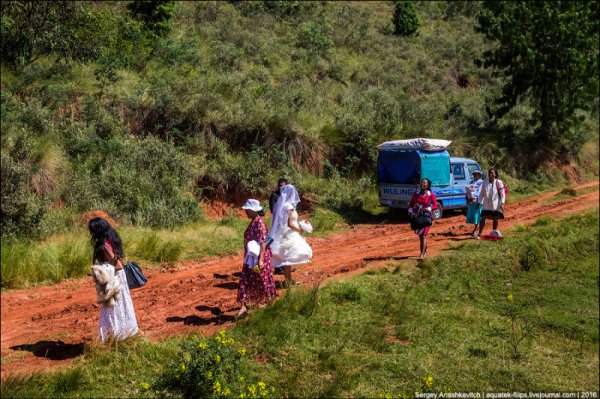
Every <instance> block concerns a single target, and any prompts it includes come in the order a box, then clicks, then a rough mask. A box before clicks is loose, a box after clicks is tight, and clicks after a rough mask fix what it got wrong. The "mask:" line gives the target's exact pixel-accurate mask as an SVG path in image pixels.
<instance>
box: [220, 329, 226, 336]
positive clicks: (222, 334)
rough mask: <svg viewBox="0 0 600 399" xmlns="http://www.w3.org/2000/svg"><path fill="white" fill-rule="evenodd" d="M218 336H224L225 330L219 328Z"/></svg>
mask: <svg viewBox="0 0 600 399" xmlns="http://www.w3.org/2000/svg"><path fill="white" fill-rule="evenodd" d="M219 336H221V337H224V336H225V330H223V329H220V330H219Z"/></svg>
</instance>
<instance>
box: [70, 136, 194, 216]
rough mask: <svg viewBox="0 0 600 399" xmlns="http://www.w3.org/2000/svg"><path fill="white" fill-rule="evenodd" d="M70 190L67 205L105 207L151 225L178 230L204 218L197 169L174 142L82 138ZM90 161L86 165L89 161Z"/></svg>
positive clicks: (107, 209)
mask: <svg viewBox="0 0 600 399" xmlns="http://www.w3.org/2000/svg"><path fill="white" fill-rule="evenodd" d="M74 148H78V149H80V151H81V152H80V153H79V154H77V157H76V158H78V159H80V160H82V164H80V165H74V166H73V171H72V172H71V173H70V176H69V184H67V186H66V187H65V191H64V197H65V200H66V203H67V205H70V206H73V207H75V208H77V209H79V210H80V211H82V212H83V211H87V210H90V209H102V210H104V211H106V212H108V213H109V214H111V215H114V216H115V217H117V218H121V219H124V220H130V221H131V222H133V223H134V224H139V225H147V226H167V227H169V226H174V225H177V224H181V223H185V222H188V221H193V220H196V219H197V218H198V217H199V209H198V206H197V204H196V202H195V200H194V198H193V196H192V195H191V184H192V183H193V178H194V177H195V173H194V170H195V167H194V165H193V164H192V163H191V160H190V159H189V157H188V156H187V155H185V154H184V153H182V152H181V151H179V150H177V149H176V148H175V147H174V146H173V145H172V144H171V143H168V142H164V141H161V140H159V139H157V138H153V137H149V138H146V139H143V140H139V141H129V140H123V141H116V140H107V141H105V140H101V139H100V138H98V137H97V136H85V135H81V136H79V138H77V139H76V141H75V143H74ZM84 159H85V160H86V161H84Z"/></svg>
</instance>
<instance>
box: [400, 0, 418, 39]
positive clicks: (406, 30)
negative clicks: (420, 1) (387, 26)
mask: <svg viewBox="0 0 600 399" xmlns="http://www.w3.org/2000/svg"><path fill="white" fill-rule="evenodd" d="M420 24H421V23H420V21H419V16H418V15H417V11H416V10H415V5H414V4H413V3H412V2H411V1H406V0H399V1H396V2H394V34H396V35H399V36H414V35H417V34H418V29H419V25H420Z"/></svg>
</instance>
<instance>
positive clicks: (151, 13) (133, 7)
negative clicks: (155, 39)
mask: <svg viewBox="0 0 600 399" xmlns="http://www.w3.org/2000/svg"><path fill="white" fill-rule="evenodd" d="M127 8H129V10H130V11H131V13H132V14H133V16H134V17H135V18H136V19H139V20H140V21H142V22H143V23H144V26H145V28H146V29H147V30H149V31H151V32H154V33H156V34H157V35H159V36H161V35H163V34H165V33H166V32H168V31H169V29H171V19H173V17H174V16H175V2H174V1H173V0H135V1H132V2H130V3H129V4H127Z"/></svg>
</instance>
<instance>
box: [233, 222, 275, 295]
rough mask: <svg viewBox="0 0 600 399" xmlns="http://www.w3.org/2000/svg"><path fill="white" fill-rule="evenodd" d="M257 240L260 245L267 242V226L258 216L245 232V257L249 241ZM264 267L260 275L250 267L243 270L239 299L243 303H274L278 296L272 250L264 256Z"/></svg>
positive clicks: (267, 251) (268, 250)
mask: <svg viewBox="0 0 600 399" xmlns="http://www.w3.org/2000/svg"><path fill="white" fill-rule="evenodd" d="M252 240H255V241H256V242H258V243H259V244H260V245H263V244H265V243H266V242H267V226H266V225H265V222H264V220H263V219H262V218H261V217H260V216H257V217H255V218H254V219H252V221H251V222H250V224H249V225H248V228H247V229H246V231H245V232H244V255H246V244H247V243H248V241H252ZM263 262H264V265H263V267H262V269H261V270H260V273H256V272H255V271H254V270H253V269H250V268H249V267H245V266H244V267H243V268H242V275H241V277H240V288H239V290H238V295H237V299H238V301H239V302H241V303H248V301H251V302H254V303H266V302H269V301H272V300H273V299H275V297H276V296H277V291H276V289H275V280H274V279H273V271H272V270H271V249H270V248H269V249H267V250H266V251H265V253H264V255H263Z"/></svg>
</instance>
